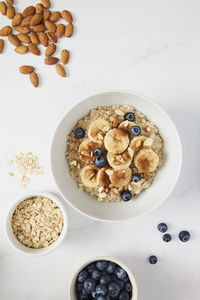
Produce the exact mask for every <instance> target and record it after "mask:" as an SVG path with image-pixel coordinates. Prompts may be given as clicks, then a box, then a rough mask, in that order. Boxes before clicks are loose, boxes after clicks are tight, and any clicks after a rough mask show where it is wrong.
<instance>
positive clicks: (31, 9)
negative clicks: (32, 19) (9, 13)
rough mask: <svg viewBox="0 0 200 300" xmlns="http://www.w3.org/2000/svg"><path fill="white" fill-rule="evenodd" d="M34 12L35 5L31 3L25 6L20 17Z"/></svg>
mask: <svg viewBox="0 0 200 300" xmlns="http://www.w3.org/2000/svg"><path fill="white" fill-rule="evenodd" d="M34 14H35V7H34V6H32V5H31V6H28V7H26V8H25V10H24V11H23V13H22V17H23V18H26V17H28V16H32V15H34Z"/></svg>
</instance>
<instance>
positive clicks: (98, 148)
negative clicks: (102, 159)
mask: <svg viewBox="0 0 200 300" xmlns="http://www.w3.org/2000/svg"><path fill="white" fill-rule="evenodd" d="M93 153H94V155H95V156H100V155H102V153H103V151H102V149H101V148H100V147H97V148H96V149H94V152H93Z"/></svg>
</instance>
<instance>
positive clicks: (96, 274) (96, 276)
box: [92, 269, 101, 281]
mask: <svg viewBox="0 0 200 300" xmlns="http://www.w3.org/2000/svg"><path fill="white" fill-rule="evenodd" d="M100 277H101V272H100V271H99V270H97V269H96V270H94V271H93V272H92V278H93V279H94V280H96V281H98V280H99V279H100Z"/></svg>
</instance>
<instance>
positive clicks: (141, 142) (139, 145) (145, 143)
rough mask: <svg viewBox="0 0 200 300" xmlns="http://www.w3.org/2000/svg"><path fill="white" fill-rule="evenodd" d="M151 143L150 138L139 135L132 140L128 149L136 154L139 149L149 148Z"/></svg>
mask: <svg viewBox="0 0 200 300" xmlns="http://www.w3.org/2000/svg"><path fill="white" fill-rule="evenodd" d="M152 143H153V140H152V139H151V138H148V137H146V136H143V135H141V136H137V137H135V138H133V139H132V141H131V143H130V146H129V147H130V148H131V149H132V150H133V151H134V153H136V152H138V151H140V150H141V149H148V148H151V145H152Z"/></svg>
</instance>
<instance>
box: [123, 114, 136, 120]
mask: <svg viewBox="0 0 200 300" xmlns="http://www.w3.org/2000/svg"><path fill="white" fill-rule="evenodd" d="M124 119H125V120H128V121H131V122H134V121H135V114H134V113H132V112H128V113H126V114H125V115H124Z"/></svg>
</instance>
